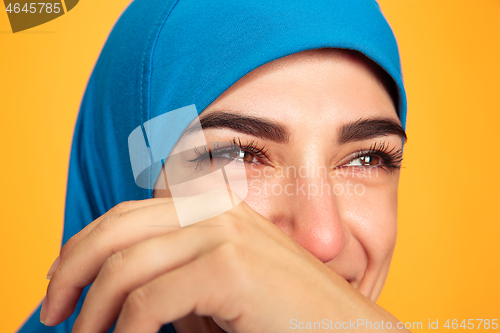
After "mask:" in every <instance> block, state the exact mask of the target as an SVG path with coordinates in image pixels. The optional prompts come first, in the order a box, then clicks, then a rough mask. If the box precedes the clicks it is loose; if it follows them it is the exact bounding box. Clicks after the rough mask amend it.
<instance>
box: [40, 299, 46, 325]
mask: <svg viewBox="0 0 500 333" xmlns="http://www.w3.org/2000/svg"><path fill="white" fill-rule="evenodd" d="M46 301H47V295H45V297H44V298H43V301H42V309H41V310H40V322H41V323H42V324H44V325H45V319H46V317H47V304H46V303H47V302H46Z"/></svg>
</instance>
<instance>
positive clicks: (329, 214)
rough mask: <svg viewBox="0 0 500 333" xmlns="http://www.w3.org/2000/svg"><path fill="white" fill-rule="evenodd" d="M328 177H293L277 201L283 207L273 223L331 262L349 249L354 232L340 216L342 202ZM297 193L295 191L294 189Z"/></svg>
mask: <svg viewBox="0 0 500 333" xmlns="http://www.w3.org/2000/svg"><path fill="white" fill-rule="evenodd" d="M332 185H333V184H332V183H331V181H330V180H329V178H328V176H322V175H321V176H315V177H313V176H307V177H300V175H299V176H297V177H293V178H292V179H289V180H287V184H286V185H284V186H285V191H284V192H283V193H282V194H281V195H279V196H275V197H274V198H273V201H274V200H276V201H279V202H275V203H274V207H280V209H279V210H278V211H275V212H274V213H273V214H272V216H271V217H270V219H271V221H272V222H273V223H274V224H275V225H277V226H278V227H279V228H280V229H282V230H283V231H284V232H285V233H286V234H288V236H290V237H291V238H292V239H294V240H295V241H296V242H297V243H299V244H300V245H301V246H302V247H304V248H305V249H306V250H308V251H309V252H310V253H312V254H313V255H314V256H316V257H317V258H318V259H320V260H321V261H322V262H325V263H326V262H328V261H331V260H333V259H334V258H335V257H337V256H338V255H339V254H340V253H341V252H342V251H343V250H344V248H345V247H346V246H347V243H348V242H349V238H350V236H351V235H350V232H349V229H348V228H347V226H346V225H344V223H343V221H342V218H341V216H340V214H339V209H338V203H337V201H338V199H339V198H337V196H336V195H335V192H334V191H333V190H332V189H333V186H332ZM292 188H293V189H294V190H293V191H292V190H291V189H292Z"/></svg>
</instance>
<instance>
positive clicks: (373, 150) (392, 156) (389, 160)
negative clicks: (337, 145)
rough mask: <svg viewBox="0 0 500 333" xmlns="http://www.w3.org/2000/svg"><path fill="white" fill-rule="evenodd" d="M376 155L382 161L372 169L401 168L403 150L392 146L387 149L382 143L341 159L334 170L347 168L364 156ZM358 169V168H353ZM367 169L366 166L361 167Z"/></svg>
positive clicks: (385, 144)
mask: <svg viewBox="0 0 500 333" xmlns="http://www.w3.org/2000/svg"><path fill="white" fill-rule="evenodd" d="M370 155H376V156H378V157H380V158H382V160H383V164H380V165H376V166H372V167H382V168H384V167H385V168H390V169H399V168H401V163H402V161H403V150H402V148H399V149H398V147H396V146H393V147H389V144H388V143H386V142H384V141H382V142H375V143H373V144H372V145H371V146H370V147H369V148H368V149H359V150H357V151H355V152H353V153H351V154H349V155H348V156H347V157H345V158H344V159H342V160H341V161H340V162H339V165H338V166H336V168H340V167H347V166H348V165H347V164H349V163H350V162H352V161H354V160H356V159H358V158H361V157H365V156H370ZM353 167H360V166H353ZM361 167H368V166H361Z"/></svg>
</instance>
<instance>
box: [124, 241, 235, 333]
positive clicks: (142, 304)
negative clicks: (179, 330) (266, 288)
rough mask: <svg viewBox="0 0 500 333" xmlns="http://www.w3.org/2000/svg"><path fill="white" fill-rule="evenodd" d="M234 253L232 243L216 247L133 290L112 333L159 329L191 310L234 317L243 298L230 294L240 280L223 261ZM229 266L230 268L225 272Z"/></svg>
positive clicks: (199, 313)
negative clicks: (235, 283)
mask: <svg viewBox="0 0 500 333" xmlns="http://www.w3.org/2000/svg"><path fill="white" fill-rule="evenodd" d="M234 255H235V253H234V250H233V247H232V245H230V244H225V245H222V246H219V247H218V248H217V249H215V250H213V251H211V252H210V253H207V254H205V255H203V256H201V257H200V258H198V259H196V260H194V261H193V262H191V263H189V264H188V265H185V266H182V267H180V268H178V269H176V270H174V271H171V272H169V273H167V274H164V275H161V276H160V277H158V278H156V279H154V280H153V281H151V282H149V283H148V284H146V285H144V286H142V287H140V288H137V289H135V290H134V291H133V292H131V293H130V294H129V295H128V297H127V299H126V301H125V303H124V304H123V307H122V310H121V312H120V315H119V317H118V320H117V323H116V326H115V331H114V332H115V333H128V332H145V333H148V332H151V333H154V332H158V330H159V329H160V327H161V326H162V325H164V324H166V323H169V322H173V321H175V320H177V319H179V318H182V317H184V316H186V315H188V314H189V313H192V312H194V313H195V314H197V315H200V316H217V317H218V318H221V319H222V320H226V321H232V320H235V319H236V318H238V317H239V316H240V314H241V313H242V311H243V309H242V304H244V303H245V298H244V297H238V296H237V295H233V294H234V293H237V292H239V291H241V290H242V288H241V286H236V285H234V281H239V279H235V278H234V277H235V276H238V275H239V274H240V273H241V272H238V268H237V267H236V266H235V265H226V263H225V261H227V260H230V261H232V259H230V258H228V256H229V257H231V256H234ZM233 262H234V261H233ZM228 267H229V268H231V267H232V268H233V269H231V270H229V271H228V270H227V268H228ZM240 281H241V280H240ZM233 300H238V301H237V302H234V301H233Z"/></svg>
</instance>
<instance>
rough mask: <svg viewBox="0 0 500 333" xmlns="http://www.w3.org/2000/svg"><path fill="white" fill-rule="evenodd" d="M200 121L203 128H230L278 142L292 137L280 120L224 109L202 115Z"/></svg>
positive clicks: (286, 140)
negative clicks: (225, 110)
mask: <svg viewBox="0 0 500 333" xmlns="http://www.w3.org/2000/svg"><path fill="white" fill-rule="evenodd" d="M200 123H201V128H202V129H207V128H228V129H231V130H233V131H236V132H240V133H244V134H248V135H252V136H255V137H258V138H262V139H265V140H271V141H274V142H277V143H287V142H288V141H289V139H290V133H289V131H288V129H287V128H286V126H285V125H283V124H280V123H279V122H276V121H270V120H265V119H261V118H256V117H252V116H245V115H237V114H234V113H229V112H224V111H215V112H211V113H207V114H205V115H201V116H200ZM198 130H199V127H198V128H197V127H191V128H188V129H187V130H186V132H187V133H193V132H196V131H198Z"/></svg>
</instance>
